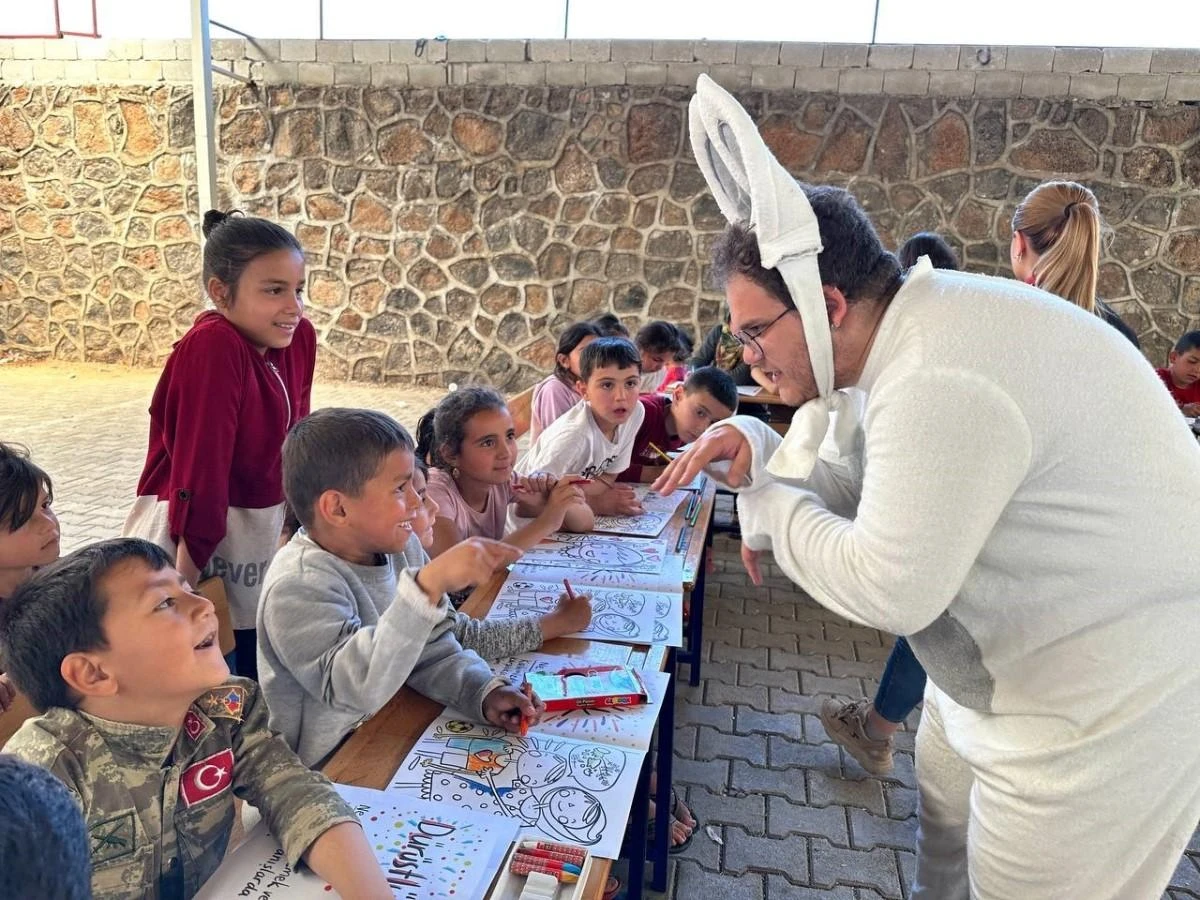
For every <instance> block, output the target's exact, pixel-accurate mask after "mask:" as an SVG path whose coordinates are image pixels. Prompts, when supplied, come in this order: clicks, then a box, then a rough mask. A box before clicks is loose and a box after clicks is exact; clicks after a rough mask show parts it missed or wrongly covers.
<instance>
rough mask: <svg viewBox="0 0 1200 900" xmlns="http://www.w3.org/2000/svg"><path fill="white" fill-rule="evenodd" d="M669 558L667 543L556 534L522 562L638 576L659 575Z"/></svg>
mask: <svg viewBox="0 0 1200 900" xmlns="http://www.w3.org/2000/svg"><path fill="white" fill-rule="evenodd" d="M666 558H667V545H666V543H665V542H664V541H644V540H637V539H636V538H616V537H610V536H608V535H603V534H567V533H565V532H561V531H556V532H555V533H554V534H552V535H550V536H549V537H547V538H546V539H545V540H544V541H542V542H541V543H540V544H535V545H534V546H533V547H531V548H530V549H529V550H527V551H526V552H525V554H524V555H523V556H522V557H521V562H523V563H528V564H529V565H535V566H548V567H551V568H557V569H589V570H600V571H616V570H619V571H622V572H626V573H632V574H638V575H657V574H659V573H660V572H661V571H662V569H663V563H664V562H665V561H666Z"/></svg>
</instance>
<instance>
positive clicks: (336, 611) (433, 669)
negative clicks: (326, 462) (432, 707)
mask: <svg viewBox="0 0 1200 900" xmlns="http://www.w3.org/2000/svg"><path fill="white" fill-rule="evenodd" d="M448 608H449V603H448V602H447V600H446V598H445V597H443V598H442V600H441V603H440V604H438V605H434V604H432V603H430V602H429V598H428V597H427V596H426V595H425V592H424V591H423V590H421V588H420V587H419V586H418V585H417V583H416V581H415V580H414V575H413V573H412V572H410V571H408V570H407V569H406V567H405V558H404V556H403V554H396V555H393V556H388V557H382V562H381V563H380V565H376V566H359V565H354V564H353V563H349V562H346V561H345V560H344V559H342V558H340V557H338V556H335V555H334V554H332V553H330V552H328V551H326V550H324V549H322V548H321V547H320V546H318V545H317V544H316V542H314V541H313V540H312V538H310V537H309V536H308V535H307V534H306V533H305V532H304V531H303V530H301V531H300V532H299V533H297V534H296V536H295V537H293V538H292V539H291V541H289V542H288V544H287V545H286V546H285V547H284V548H283V549H282V550H280V551H279V553H277V554H276V555H275V559H274V560H273V561H272V562H271V567H270V569H268V571H267V577H266V579H265V581H264V583H263V590H262V597H261V599H260V600H259V605H258V674H259V680H260V682H261V684H262V690H263V695H264V696H265V697H266V699H267V705H268V706H269V707H270V710H271V717H270V724H271V728H272V729H274V730H275V731H278V732H280V734H282V735H283V737H284V740H286V741H287V742H288V745H289V746H290V747H292V748H293V749H294V750H295V751H296V754H297V755H298V756H299V757H300V759H301V761H303V762H304V763H305V764H306V765H309V766H312V765H316V764H317V763H319V762H320V761H321V760H322V759H324V758H325V757H326V756H327V755H328V754H329V753H330V752H332V751H333V750H334V748H336V747H337V745H338V742H339V741H341V739H342V738H343V737H344V736H345V735H346V734H348V733H349V732H350V731H352V730H354V728H355V727H356V726H357V725H358V724H359V723H360V722H361V721H362V720H363V719H365V718H367V717H368V716H371V715H373V714H374V713H375V712H377V711H378V710H379V709H380V708H381V707H382V706H383V705H384V704H385V703H387V701H388V700H390V699H391V698H392V696H393V695H394V694H395V693H396V691H398V690H399V689H400V688H401V687H402V686H403V685H405V684H407V685H408V686H409V687H411V688H413V689H414V690H416V691H418V692H419V693H421V694H424V695H425V696H427V697H429V698H430V699H432V700H436V701H438V702H439V703H444V704H446V705H447V706H450V707H452V708H454V709H456V710H458V711H460V712H462V713H465V714H468V715H474V716H476V717H477V718H478V719H479V721H481V722H482V721H484V719H483V715H482V713H483V699H484V697H486V696H487V695H488V694H489V693H490V692H491V691H492V690H493V689H494V688H496V687H497V686H498V685H501V684H505V683H507V682H505V680H504V679H500V678H495V677H493V675H492V672H491V670H490V669H489V668H488V667H487V665H486V664H485V663H484V662H483V660H481V659H480V658H479V657H478V656H477V655H476V654H475V653H474V652H472V651H470V650H463V648H462V646H461V645H460V644H459V642H458V639H457V638H455V636H454V633H453V631H452V630H451V626H452V624H453V621H454V620H453V618H452V617H451V616H450V615H448ZM449 612H453V611H452V610H450V611H449Z"/></svg>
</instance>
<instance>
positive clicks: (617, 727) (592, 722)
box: [488, 644, 671, 750]
mask: <svg viewBox="0 0 1200 900" xmlns="http://www.w3.org/2000/svg"><path fill="white" fill-rule="evenodd" d="M597 646H615V645H608V644H600V645H597ZM488 665H490V666H491V667H492V671H493V672H495V673H496V674H497V675H501V676H504V677H505V678H507V679H508V680H509V681H511V682H512V683H513V684H518V685H519V684H520V683H521V682H522V681H523V680H524V678H525V674H526V673H527V672H558V671H560V670H562V669H566V668H571V667H581V666H604V665H620V663H614V662H611V661H607V660H605V659H604V658H603V657H602V656H600V655H596V656H589V657H588V658H575V659H566V658H564V657H562V656H548V655H546V654H544V653H522V654H520V655H519V656H508V657H505V658H504V659H501V660H496V661H494V662H490V663H488ZM639 674H640V675H641V676H642V681H644V682H645V684H646V690H647V691H648V692H649V694H650V702H649V703H643V704H640V705H638V706H605V707H591V708H589V709H564V710H558V711H555V712H549V713H546V714H545V715H544V716H543V717H542V721H540V722H538V723H537V724H536V725H531V726H529V733H530V734H544V735H558V736H559V737H569V738H578V739H580V740H585V741H596V742H597V743H605V744H616V745H618V746H621V747H629V748H631V749H634V750H647V749H649V747H650V738H651V736H652V735H653V733H654V723H655V722H656V721H657V720H658V713H659V708H660V707H661V706H662V698H663V695H664V694H665V693H666V691H667V686H668V685H669V684H670V682H671V676H670V675H669V674H668V673H666V672H649V671H642V672H640V673H639Z"/></svg>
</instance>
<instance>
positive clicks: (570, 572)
mask: <svg viewBox="0 0 1200 900" xmlns="http://www.w3.org/2000/svg"><path fill="white" fill-rule="evenodd" d="M617 540H620V541H631V540H636V539H634V538H617ZM638 543H643V542H642V541H638ZM683 560H684V554H682V553H672V554H671V555H669V556H668V557H667V559H666V561H665V562H664V563H663V568H662V571H661V572H659V573H658V574H657V575H641V574H639V573H637V572H625V571H622V570H619V569H589V568H586V567H584V566H580V567H578V568H574V569H563V568H559V567H555V566H541V565H538V563H537V562H536V561H531V560H529V554H525V556H523V557H522V558H521V559H519V560H517V561H516V562H515V563H513V565H511V566H509V570H508V571H509V580H510V581H540V582H543V583H546V584H556V585H558V588H559V589H561V588H562V583H563V579H564V578H566V579H568V580H569V581H570V582H571V587H572V588H577V589H579V591H580V592H581V593H583V592H586V593H589V594H590V593H592V591H593V590H594V589H596V588H632V589H634V590H639V591H655V592H657V593H663V594H672V595H682V593H683ZM680 616H681V618H682V610H681V613H680Z"/></svg>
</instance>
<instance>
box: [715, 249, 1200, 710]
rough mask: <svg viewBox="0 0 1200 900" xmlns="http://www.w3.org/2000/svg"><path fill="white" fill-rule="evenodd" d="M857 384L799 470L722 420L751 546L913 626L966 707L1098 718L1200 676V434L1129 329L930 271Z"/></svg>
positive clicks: (994, 283) (769, 442)
mask: <svg viewBox="0 0 1200 900" xmlns="http://www.w3.org/2000/svg"><path fill="white" fill-rule="evenodd" d="M857 387H858V388H859V389H861V390H862V391H863V392H865V395H866V398H865V412H864V417H863V427H862V429H861V431H860V432H859V433H858V435H857V437H856V439H855V441H854V442H853V443H854V444H855V445H854V446H846V447H841V448H828V447H826V448H823V452H822V454H821V457H822V458H821V461H819V462H818V465H817V470H816V471H815V472H814V473H813V474H812V476H811V477H810V478H809V480H808V481H807V482H805V483H804V486H803V487H798V486H796V485H795V484H790V483H784V482H783V481H782V480H781V479H779V478H773V477H772V476H771V475H770V474H768V473H767V472H766V471H765V469H764V466H765V464H766V462H767V460H768V459H769V458H770V454H771V453H772V452H773V450H774V448H775V447H776V446H778V442H779V439H778V437H777V436H776V435H775V434H774V433H773V432H771V431H770V429H768V428H766V427H765V426H763V425H762V423H760V422H757V421H756V420H753V419H748V418H746V417H741V416H739V417H736V418H735V419H733V420H729V422H732V423H733V424H734V425H735V426H736V427H737V428H738V429H739V430H741V431H742V432H743V434H745V435H746V436H747V437H748V438H749V439H750V442H751V445H752V447H753V448H754V463H753V467H752V482H751V486H750V488H749V489H747V490H745V491H743V492H742V493H741V494H740V496H739V499H738V513H739V516H740V519H741V527H742V535H743V539H744V540H745V541H746V542H747V544H748V545H749V546H750V547H751V548H753V549H759V550H763V549H771V550H773V552H774V555H775V558H776V561H777V562H778V563H779V564H780V566H781V567H782V568H783V570H784V572H786V573H787V575H788V577H789V578H791V579H792V580H793V581H795V582H796V583H797V584H799V585H800V586H801V587H802V588H804V590H806V591H807V592H808V593H809V594H811V595H812V596H813V597H814V598H815V599H816V600H817V601H818V602H820V603H822V604H823V605H825V606H827V607H829V608H830V609H832V610H835V611H836V612H838V613H840V614H841V615H844V616H845V617H847V618H849V619H851V620H854V621H857V622H860V623H863V624H866V625H869V626H872V627H876V628H880V629H883V630H885V631H889V632H892V633H894V634H903V635H909V636H910V641H911V643H912V645H913V647H914V649H915V650H916V652H917V655H918V657H919V658H920V659H921V661H922V663H924V664H925V666H926V669H927V670H928V672H929V676H930V678H931V679H932V680H933V682H934V683H935V684H936V685H937V686H938V687H939V688H941V689H942V690H943V691H945V692H946V693H947V694H949V695H950V696H951V697H952V698H953V699H954V700H955V701H957V702H958V703H960V704H962V705H963V706H966V707H970V708H974V709H978V710H985V711H991V712H997V713H1022V714H1030V715H1042V714H1049V715H1059V716H1061V715H1064V714H1065V715H1067V716H1068V717H1069V718H1072V719H1074V720H1075V722H1076V723H1077V724H1080V725H1086V724H1087V723H1089V722H1093V721H1094V720H1095V718H1096V717H1098V716H1101V715H1104V714H1106V712H1111V711H1112V710H1114V709H1116V708H1118V705H1119V704H1122V703H1128V702H1129V701H1130V700H1132V699H1134V698H1138V699H1140V700H1144V701H1146V700H1148V701H1155V702H1156V701H1157V700H1158V699H1159V698H1160V697H1162V696H1163V694H1164V693H1165V691H1166V687H1167V685H1168V684H1169V685H1171V686H1172V687H1173V688H1178V686H1179V684H1180V683H1181V682H1195V681H1196V680H1197V679H1198V677H1200V666H1197V665H1196V662H1195V651H1196V648H1197V646H1200V498H1198V497H1197V492H1198V491H1200V448H1198V447H1197V444H1196V441H1195V439H1194V438H1193V437H1192V436H1191V434H1189V432H1188V430H1187V428H1186V427H1184V425H1183V423H1182V422H1181V420H1180V417H1179V414H1178V410H1176V409H1175V408H1174V406H1173V404H1172V403H1171V401H1170V397H1169V396H1168V394H1167V392H1166V390H1165V389H1164V388H1163V385H1162V382H1161V381H1160V380H1159V379H1158V378H1157V377H1156V376H1155V373H1154V371H1153V369H1151V367H1150V366H1149V365H1148V364H1147V362H1146V360H1145V359H1144V358H1143V357H1142V356H1141V355H1140V354H1139V353H1138V352H1137V351H1136V350H1135V349H1134V347H1133V346H1132V345H1131V344H1130V343H1129V342H1128V341H1127V340H1125V339H1124V338H1123V337H1122V336H1121V335H1120V334H1119V333H1117V332H1116V331H1114V330H1113V329H1112V328H1111V327H1110V326H1108V325H1107V324H1106V323H1104V322H1103V321H1102V320H1101V319H1099V318H1098V317H1096V316H1092V315H1088V314H1086V313H1084V312H1083V311H1082V310H1080V309H1078V308H1077V307H1075V306H1072V305H1071V304H1068V303H1064V302H1062V301H1061V300H1058V299H1056V298H1053V297H1051V296H1049V295H1047V294H1045V293H1043V292H1041V291H1039V290H1036V289H1033V288H1030V287H1027V286H1025V285H1022V284H1020V283H1018V282H1014V281H1007V280H1001V279H992V278H986V277H983V276H977V275H968V274H964V273H956V272H943V271H932V270H923V271H920V272H914V273H913V274H912V275H910V276H909V279H908V281H907V282H906V283H905V285H904V286H903V288H902V289H901V290H900V292H899V293H898V294H897V296H896V297H895V299H894V300H893V301H892V303H891V305H890V308H889V309H888V311H887V312H886V314H885V316H884V318H883V321H882V323H881V324H880V327H879V330H878V333H877V335H876V338H875V341H874V344H873V346H872V348H871V351H870V355H869V357H868V360H867V363H866V365H865V367H864V370H863V373H862V376H861V378H860V380H859V383H858V385H857ZM722 424H727V423H722ZM830 449H832V450H833V453H832V454H831V453H830V452H829V451H830ZM1142 708H1143V709H1145V707H1144V706H1143V707H1142Z"/></svg>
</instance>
